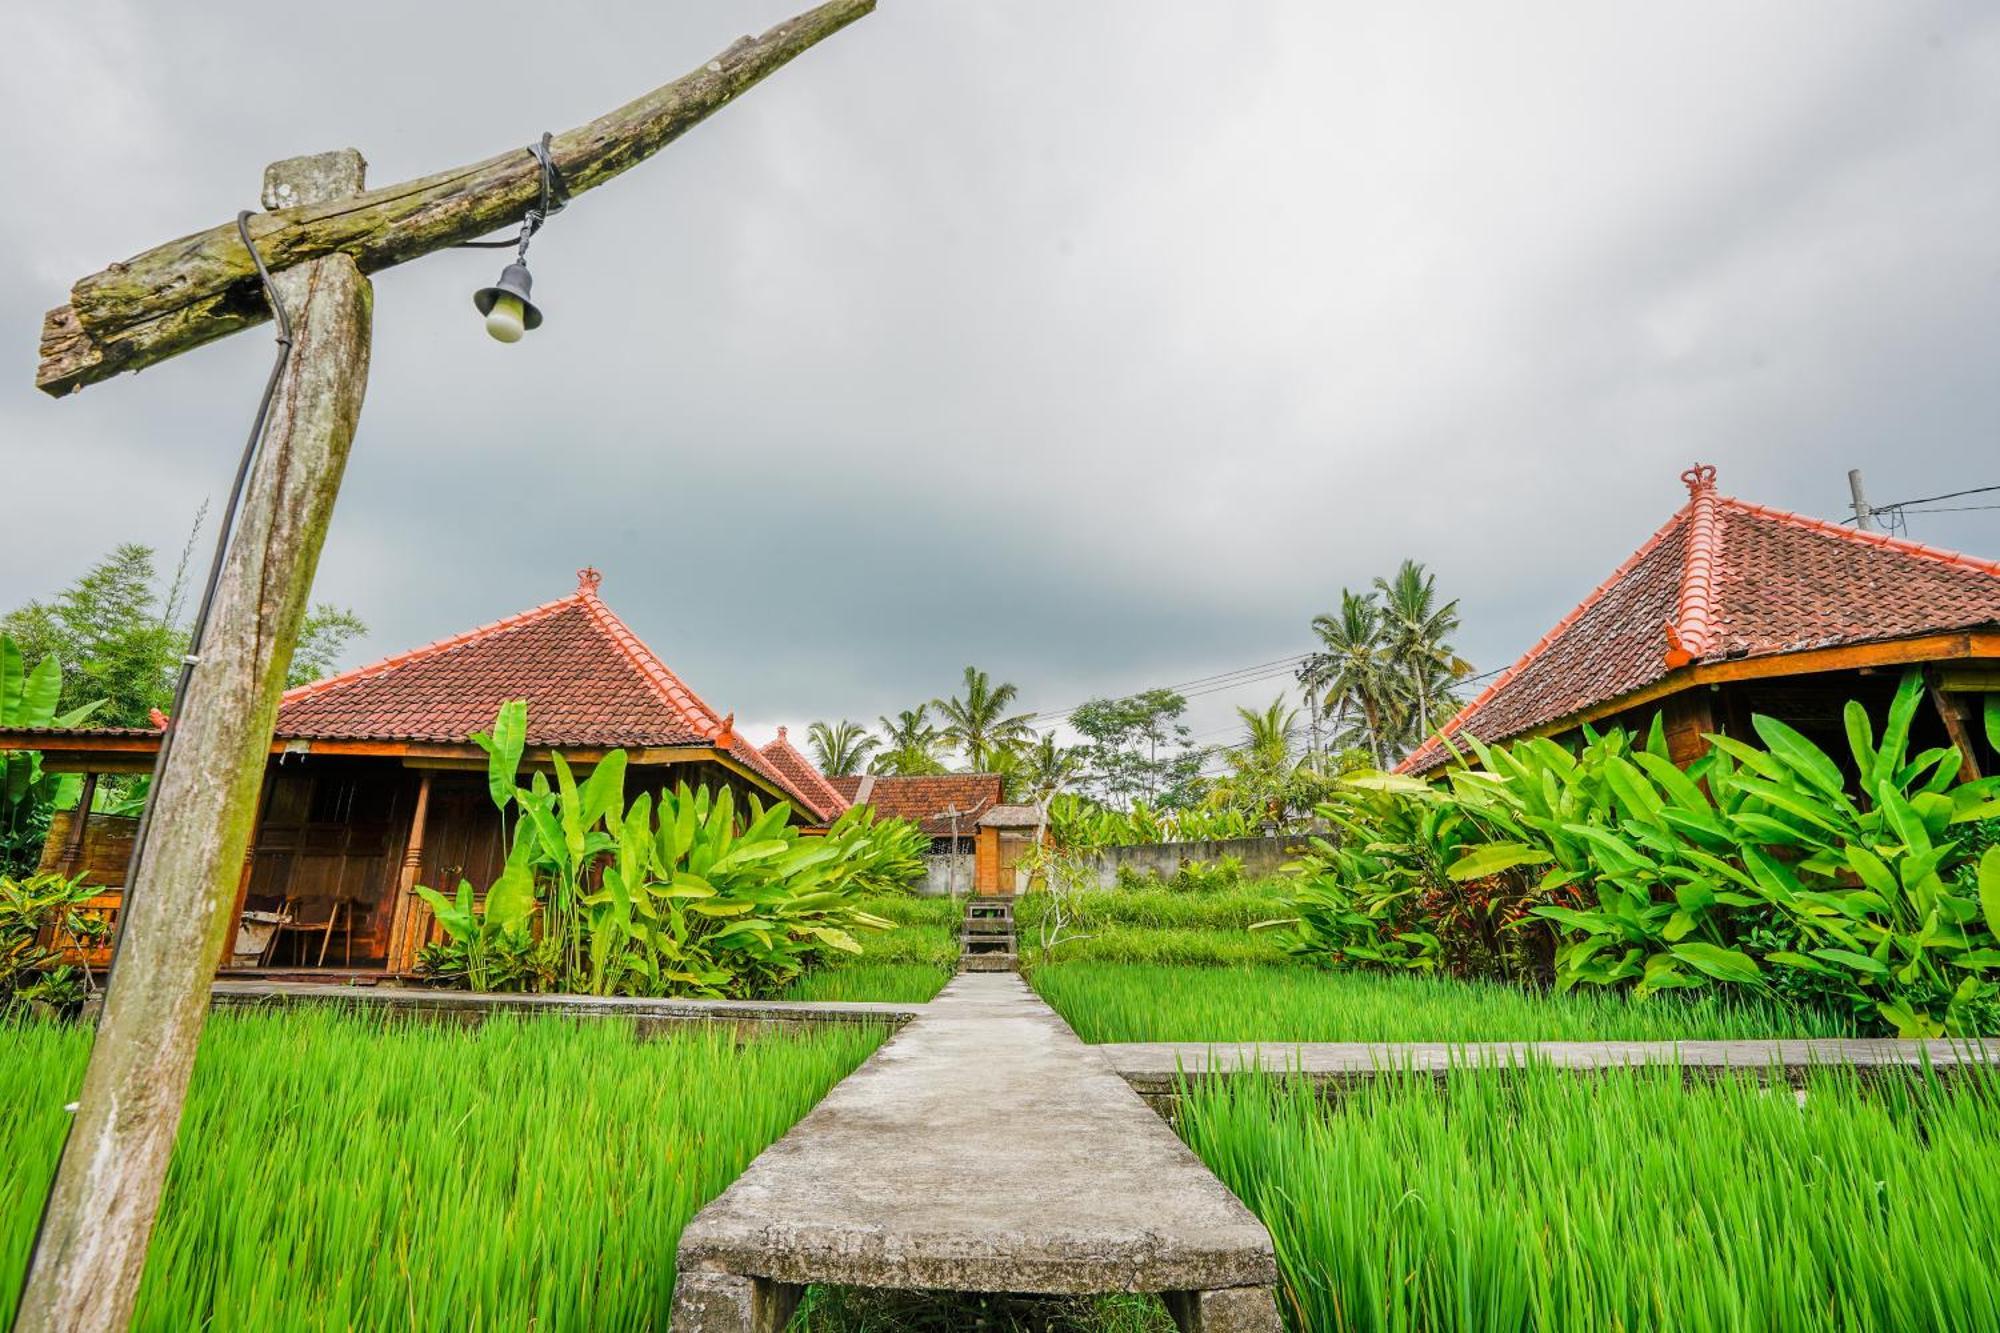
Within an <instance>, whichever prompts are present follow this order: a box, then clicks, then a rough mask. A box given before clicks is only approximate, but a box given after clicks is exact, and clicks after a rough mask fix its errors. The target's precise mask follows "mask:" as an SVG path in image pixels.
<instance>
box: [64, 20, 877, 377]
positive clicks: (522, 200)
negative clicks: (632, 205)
mask: <svg viewBox="0 0 2000 1333" xmlns="http://www.w3.org/2000/svg"><path fill="white" fill-rule="evenodd" d="M874 8H875V0H826V3H824V4H822V5H820V6H819V7H818V8H816V9H812V10H808V11H807V12H806V13H803V14H800V15H797V16H796V17H794V18H791V19H787V20H786V21H785V22H783V23H780V24H779V25H778V26H777V27H775V28H772V29H771V30H770V31H769V32H766V33H765V34H764V35H763V36H761V37H754V38H753V37H744V38H741V39H739V40H738V41H737V42H736V43H735V44H734V45H733V46H731V47H730V48H729V49H728V50H726V51H724V52H722V54H720V55H718V56H716V57H715V59H713V60H711V61H709V62H708V63H706V64H704V65H702V66H701V67H700V68H699V69H696V70H694V71H692V72H690V73H688V74H686V75H683V76H682V77H681V78H678V79H675V80H674V81H673V82H672V83H669V84H666V85H664V86H662V87H660V88H656V89H654V90H653V91H652V92H650V93H647V94H646V95H645V96H644V97H641V98H639V99H638V100H637V101H634V102H630V103H627V104H626V105H625V106H622V107H620V108H618V109H617V110H616V111H613V112H611V113H610V114H608V115H604V116H600V117H598V118H597V119H596V120H593V121H591V122H590V123H589V124H587V125H584V126H581V127H579V128H577V129H573V130H570V131H568V132H567V133H564V134H558V135H556V136H555V139H554V142H553V143H552V144H551V145H550V149H551V155H552V156H553V157H554V159H555V162H556V165H557V166H558V167H559V168H561V170H562V174H563V178H564V180H565V181H566V182H567V183H568V185H569V189H570V192H571V193H572V194H579V193H581V192H583V191H585V190H589V189H593V188H595V187H597V186H599V185H602V184H603V183H604V182H606V181H608V180H610V179H611V178H612V177H614V176H616V175H618V174H619V173H621V172H623V171H626V170H628V169H630V168H631V167H634V166H636V165H638V164H639V163H640V162H643V161H645V160H646V159H647V158H649V157H651V156H652V155H653V154H654V153H657V152H658V151H659V150H660V149H662V148H664V147H665V146H666V145H667V144H669V143H672V142H673V141H674V140H675V139H676V138H678V137H680V135H681V134H683V133H685V132H686V131H687V130H688V129H689V128H690V127H691V126H693V125H695V124H696V123H698V122H699V121H701V120H703V119H705V118H706V117H708V116H709V115H711V114H713V113H714V112H716V111H718V110H720V109H721V108H722V107H724V106H726V105H728V103H729V102H730V101H731V100H733V99H734V98H735V97H736V96H737V95H738V94H740V93H742V92H743V91H744V90H745V89H747V88H749V87H750V86H751V85H753V84H755V83H756V82H757V81H758V80H760V79H762V78H763V77H764V76H765V75H767V74H769V73H771V72H772V71H773V70H775V69H777V68H778V67H779V66H781V65H783V64H785V63H786V62H787V61H789V60H791V59H792V58H793V57H794V56H796V55H798V54H799V53H800V52H802V51H804V50H806V49H807V48H808V47H811V46H813V45H814V44H815V43H817V42H820V41H821V40H823V39H825V38H827V37H829V36H831V35H832V34H834V33H836V32H838V31H840V29H842V28H844V27H846V26H847V25H848V24H850V23H852V22H854V20H856V19H858V18H860V17H862V16H863V15H864V14H867V13H868V12H870V11H871V10H873V9H874ZM540 192H541V168H540V166H539V165H538V164H537V163H536V161H535V159H534V158H533V157H532V156H530V155H529V154H528V153H527V152H525V151H523V150H522V149H520V148H514V149H510V150H508V151H507V152H504V153H501V154H499V155H498V156H495V157H489V158H487V159H486V160H485V161H483V162H475V163H472V164H471V165H470V166H463V167H455V168H453V169H451V170H449V171H441V172H438V173H436V174H435V175H430V176H424V177H421V178H419V179H417V180H411V181H404V182H402V183H401V184H398V185H390V186H386V187H384V188H382V189H377V190H370V191H368V192H366V193H364V194H360V195H356V196H355V197H353V198H351V199H342V200H337V201H333V202H326V203H317V204H303V205H299V206H296V207H291V208H281V209H278V210H276V211H274V212H270V213H264V214H260V215H259V216H257V217H256V218H254V219H252V221H251V223H250V232H251V235H252V236H253V237H254V238H255V240H256V242H257V247H258V249H260V250H261V251H263V253H264V258H265V262H266V263H268V264H269V265H270V267H271V268H272V269H273V270H277V269H283V268H289V267H291V266H292V265H295V264H301V263H305V262H308V261H310V260H314V259H320V258H324V257H325V256H327V255H331V254H336V253H342V254H346V255H349V256H350V257H352V258H353V260H354V262H355V264H356V266H357V267H358V268H359V269H360V270H361V272H363V273H364V274H366V273H374V272H377V271H379V270H381V269H385V268H389V267H391V266H393V265H396V264H401V263H404V262H406V261H408V260H411V259H415V258H417V257H418V256H420V255H426V254H429V253H430V252H432V251H433V250H440V249H443V248H445V247H447V246H451V245H456V244H458V243H459V242H461V241H469V240H472V239H473V238H475V237H479V236H484V235H486V234H488V233H490V232H493V231H496V230H498V229H500V228H502V227H506V226H509V225H512V224H514V223H516V222H519V221H520V218H521V215H522V213H523V212H525V211H526V210H527V208H528V207H529V206H530V205H531V204H533V203H534V202H535V201H536V200H537V199H538V198H539V197H540ZM267 318H269V312H268V311H267V310H266V308H265V305H264V300H263V295H262V293H261V291H260V289H259V287H258V284H257V274H256V269H255V268H254V267H253V265H252V264H251V261H250V256H249V254H248V253H246V252H245V250H244V248H243V242H242V241H241V239H240V238H239V237H238V236H237V234H236V224H235V223H234V222H226V223H222V224H220V225H217V226H214V227H210V228H209V229H208V230H207V231H201V232H196V233H195V234H194V235H192V236H184V237H182V238H180V239H179V240H176V241H169V242H167V243H166V244H164V245H157V246H154V247H153V248H152V249H150V250H147V251H145V252H144V253H142V254H138V255H134V256H133V257H132V258H130V259H128V260H126V261H124V262H123V263H120V264H113V265H111V267H109V268H107V269H105V270H104V271H103V272H101V273H93V274H91V275H90V276H89V277H87V278H83V279H81V280H80V281H78V282H77V284H76V285H75V286H74V287H72V288H71V289H70V299H69V304H67V305H65V306H62V307H60V308H58V309H55V310H51V311H50V312H49V313H48V315H47V317H46V318H45V320H44V321H43V324H42V344H41V358H42V359H41V366H40V368H39V370H38V371H37V372H36V376H35V384H36V387H38V388H40V389H41V390H43V391H44V392H45V393H49V394H53V395H56V396H61V395H63V394H68V393H75V392H76V391H77V390H79V389H81V388H83V387H84V386H85V385H87V384H95V383H96V382H97V381H99V380H102V379H108V378H110V377H111V376H113V375H116V374H117V373H119V372H120V371H125V370H140V369H143V368H144V367H146V366H150V365H153V364H155V363H157V362H160V361H164V360H166V359H167V358H168V357H171V356H176V355H178V354H179V353H181V352H185V351H187V350H188V349H189V348H193V347H199V346H201V345H202V344H203V343H206V342H212V341H214V340H215V339H217V338H221V337H224V336H226V335H228V334H231V333H235V332H237V331H238V330H240V329H246V328H249V327H251V326H253V325H256V324H261V323H263V322H264V320H266V319H267Z"/></svg>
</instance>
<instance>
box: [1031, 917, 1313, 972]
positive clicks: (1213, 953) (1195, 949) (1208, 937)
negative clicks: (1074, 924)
mask: <svg viewBox="0 0 2000 1333" xmlns="http://www.w3.org/2000/svg"><path fill="white" fill-rule="evenodd" d="M1021 947H1022V948H1023V949H1024V950H1025V951H1026V955H1027V956H1028V957H1029V959H1030V960H1031V961H1033V962H1035V963H1037V964H1040V963H1041V961H1042V958H1041V950H1040V947H1039V940H1038V939H1037V937H1036V936H1035V935H1033V934H1029V933H1023V934H1022V936H1021ZM1047 961H1048V962H1050V963H1071V962H1093V963H1151V964H1155V965H1161V966H1165V965H1174V966H1178V967H1183V968H1208V967H1248V966H1253V965H1256V964H1260V963H1269V964H1273V965H1279V964H1283V963H1284V962H1285V961H1286V959H1285V954H1284V952H1283V950H1281V949H1280V948H1279V947H1278V946H1277V944H1276V943H1274V942H1273V941H1272V939H1271V938H1270V936H1268V935H1264V934H1257V935H1253V934H1251V933H1250V932H1248V931H1242V930H1171V929H1161V928H1158V927H1150V926H1115V925H1113V926H1099V927H1097V928H1096V929H1095V930H1088V931H1085V932H1084V933H1082V934H1080V935H1075V936H1065V937H1064V938H1063V939H1061V940H1060V941H1058V942H1057V944H1056V947H1055V948H1054V949H1053V950H1052V951H1051V952H1050V955H1049V958H1048V960H1047Z"/></svg>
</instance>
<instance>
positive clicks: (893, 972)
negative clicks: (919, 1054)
mask: <svg viewBox="0 0 2000 1333" xmlns="http://www.w3.org/2000/svg"><path fill="white" fill-rule="evenodd" d="M861 908H862V910H863V911H866V912H870V913H872V914H874V915H875V916H879V917H881V918H883V919H884V920H887V921H893V922H895V923H896V928H895V929H894V930H879V931H877V930H865V931H859V932H856V934H855V937H854V938H855V942H856V943H858V944H859V945H860V946H861V952H860V953H858V954H849V953H839V952H836V951H834V950H827V951H826V952H825V953H824V954H822V955H821V959H820V964H819V966H818V967H815V968H814V969H813V970H812V971H810V972H808V973H806V974H805V975H804V976H802V977H800V978H799V979H798V980H796V981H794V982H793V983H792V984H791V985H790V986H788V987H786V988H785V989H784V991H782V992H781V993H780V994H778V995H777V996H776V997H775V998H777V999H780V1000H867V1001H876V1002H880V1003H884V1004H921V1003H923V1002H924V1001H926V1000H929V999H930V998H932V997H933V996H935V995H936V994H937V993H938V992H939V991H940V990H942V989H943V988H944V984H945V982H947V981H949V980H951V974H952V971H953V969H955V968H956V967H957V966H958V922H959V917H960V916H961V915H962V914H963V912H964V910H965V909H964V907H963V906H962V905H961V904H957V903H953V902H952V901H951V900H950V899H949V898H919V897H917V896H915V895H914V894H906V893H905V894H884V895H882V896H880V897H875V898H868V899H865V900H863V902H862V903H861Z"/></svg>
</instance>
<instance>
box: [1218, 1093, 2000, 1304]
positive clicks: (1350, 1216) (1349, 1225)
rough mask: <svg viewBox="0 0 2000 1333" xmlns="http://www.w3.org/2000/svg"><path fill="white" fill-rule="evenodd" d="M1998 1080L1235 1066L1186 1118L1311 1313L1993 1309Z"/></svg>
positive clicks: (1997, 1283) (1289, 1299)
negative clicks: (1339, 1086)
mask: <svg viewBox="0 0 2000 1333" xmlns="http://www.w3.org/2000/svg"><path fill="white" fill-rule="evenodd" d="M1996 1103H2000V1083H1996V1081H1995V1078H1994V1076H1992V1075H1983V1076H1975V1075H1960V1076H1959V1078H1958V1079H1957V1080H1955V1081H1954V1083H1952V1084H1951V1085H1949V1086H1945V1085H1940V1084H1938V1083H1937V1082H1935V1081H1932V1080H1931V1079H1930V1078H1929V1077H1928V1076H1927V1075H1924V1074H1911V1075H1897V1076H1894V1077H1890V1078H1886V1079H1881V1080H1879V1081H1877V1082H1874V1083H1871V1084H1867V1085H1864V1084H1862V1083H1860V1082H1858V1081H1857V1080H1856V1078H1855V1076H1854V1074H1853V1073H1852V1072H1851V1071H1839V1070H1831V1069H1829V1070H1827V1071H1824V1072H1820V1073H1817V1074H1815V1076H1814V1077H1813V1078H1812V1079H1811V1081H1810V1083H1809V1085H1808V1088H1807V1095H1806V1097H1805V1099H1804V1101H1803V1103H1801V1102H1800V1101H1798V1100H1796V1099H1795V1098H1794V1097H1793V1096H1792V1095H1791V1094H1790V1092H1789V1091H1788V1090H1785V1089H1783V1088H1780V1089H1778V1090H1775V1091H1767V1090H1765V1089H1763V1088H1760V1087H1758V1086H1757V1085H1756V1083H1755V1081H1754V1080H1751V1079H1742V1078H1736V1079H1728V1080H1725V1081H1722V1082H1719V1083H1713V1084H1708V1083H1703V1084H1697V1085H1694V1086H1691V1087H1685V1088H1684V1087H1683V1086H1682V1082H1681V1075H1680V1072H1679V1071H1678V1070H1674V1069H1671V1068H1668V1069H1651V1070H1644V1071H1626V1072H1622V1073H1619V1074H1617V1075H1615V1076H1606V1077H1601V1078H1579V1077H1577V1076H1576V1075H1574V1074H1570V1073H1565V1072H1563V1071H1560V1070H1551V1069H1548V1068H1546V1067H1543V1068H1539V1069H1533V1070H1529V1071H1526V1072H1523V1073H1519V1074H1512V1075H1502V1074H1497V1073H1496V1072H1495V1071H1492V1070H1477V1069H1473V1070H1464V1071H1460V1072H1459V1073H1457V1074H1455V1075H1453V1076H1452V1077H1451V1078H1450V1079H1449V1081H1448V1082H1447V1083H1446V1084H1445V1085H1443V1086H1442V1087H1440V1086H1439V1085H1437V1084H1435V1083H1433V1082H1432V1081H1431V1080H1430V1079H1429V1078H1424V1077H1418V1078H1409V1077H1403V1078H1388V1079H1378V1080H1376V1081H1374V1082H1372V1083H1370V1084H1368V1085H1367V1086H1366V1087H1364V1088H1362V1089H1359V1090H1356V1091H1354V1092H1351V1093H1349V1094H1346V1095H1344V1096H1342V1097H1340V1098H1339V1099H1337V1100H1334V1101H1331V1102H1329V1101H1328V1100H1326V1099H1325V1098H1324V1097H1323V1095H1322V1094H1321V1093H1319V1092H1318V1091H1316V1090H1315V1089H1314V1088H1312V1087H1311V1086H1310V1085H1309V1084H1306V1083H1303V1082H1293V1081H1288V1080H1284V1079H1280V1078H1272V1077H1267V1076H1262V1075H1238V1076H1236V1077H1232V1078H1229V1079H1225V1080H1215V1081H1212V1082H1208V1083H1206V1084H1204V1085H1203V1086H1199V1087H1196V1088H1194V1089H1191V1090H1189V1092H1188V1094H1187V1096H1186V1098H1185V1099H1184V1101H1183V1102H1182V1105H1181V1116H1180V1127H1181V1131H1182V1133H1183V1135H1184V1136H1185V1137H1186V1139H1187V1140H1188V1142H1189V1144H1190V1145H1191V1146H1192V1147H1193V1148H1194V1150H1195V1151H1196V1152H1197V1153H1199V1154H1200V1155H1201V1157H1202V1158H1203V1159H1204V1160H1205V1161H1207V1163H1208V1164H1209V1166H1210V1167H1211V1168H1213V1169H1214V1170H1215V1171H1216V1173H1217V1174H1218V1175H1219V1176H1221V1177H1222V1179H1223V1180H1224V1181H1225V1182H1227V1183H1228V1184H1229V1186H1230V1187H1231V1188H1232V1189H1234V1190H1235V1191H1236V1193H1237V1195H1238V1196H1239V1197H1241V1198H1242V1199H1243V1200H1244V1201H1245V1202H1246V1203H1248V1204H1249V1205H1250V1207H1251V1208H1252V1209H1253V1210H1254V1211H1256V1212H1257V1213H1258V1214H1259V1215H1260V1216H1262V1217H1263V1219H1264V1221H1265V1223H1266V1225H1267V1226H1269V1227H1270V1229H1271V1232H1272V1236H1273V1239H1274V1240H1275V1242H1276V1245H1277V1249H1278V1257H1279V1264H1280V1267H1281V1269H1282V1271H1283V1277H1284V1292H1283V1295H1282V1296H1281V1299H1280V1305H1281V1306H1286V1307H1288V1313H1289V1318H1290V1322H1291V1325H1292V1327H1294V1328H1297V1329H1312V1330H1339V1329H1368V1330H1407V1329H1425V1330H1437V1331H1439V1333H1457V1331H1461V1330H1463V1331H1465V1333H1475V1331H1476V1333H1484V1331H1485V1330H1506V1331H1507V1333H1514V1331H1515V1330H1559V1329H1623V1330H1654V1329H1659V1330H1666V1329H1672V1330H1693V1331H1696V1333H1708V1331H1713V1333H1722V1331H1724V1330H1737V1329H1766V1330H1783V1331H1784V1333H1816V1331H1817V1330H1828V1331H1829V1333H1832V1331H1833V1330H1866V1329H1915V1328H1923V1329H1964V1330H1973V1329H1992V1328H2000V1230H1996V1229H1995V1228H1994V1227H1992V1226H1991V1225H1990V1219H1991V1218H1993V1217H1995V1216H1996V1215H2000V1104H1996Z"/></svg>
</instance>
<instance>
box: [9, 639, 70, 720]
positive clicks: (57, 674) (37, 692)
mask: <svg viewBox="0 0 2000 1333" xmlns="http://www.w3.org/2000/svg"><path fill="white" fill-rule="evenodd" d="M61 697H62V667H61V666H60V665H58V664H57V662H56V659H55V658H54V657H53V656H50V657H44V658H43V659H42V660H41V661H40V662H38V663H36V665H35V669H34V670H33V671H30V672H29V673H28V677H27V679H26V680H25V681H23V682H22V685H21V699H20V702H19V703H18V704H17V705H16V706H15V711H14V716H15V717H16V719H18V720H17V721H15V722H14V723H13V724H12V725H14V726H17V727H46V726H48V725H49V724H50V723H51V722H53V721H54V720H55V716H56V700H57V699H59V698H61Z"/></svg>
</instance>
